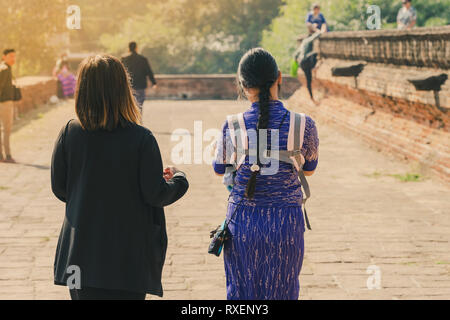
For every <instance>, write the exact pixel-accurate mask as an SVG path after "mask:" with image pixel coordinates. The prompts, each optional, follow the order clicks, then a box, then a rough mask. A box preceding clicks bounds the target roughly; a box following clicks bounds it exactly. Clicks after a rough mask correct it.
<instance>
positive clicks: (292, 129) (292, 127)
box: [287, 112, 306, 171]
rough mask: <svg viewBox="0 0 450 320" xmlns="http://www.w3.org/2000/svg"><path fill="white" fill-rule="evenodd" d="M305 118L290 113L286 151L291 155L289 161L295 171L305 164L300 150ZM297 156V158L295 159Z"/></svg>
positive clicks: (301, 115) (299, 114)
mask: <svg viewBox="0 0 450 320" xmlns="http://www.w3.org/2000/svg"><path fill="white" fill-rule="evenodd" d="M305 125H306V116H305V114H304V113H295V112H291V114H290V123H289V135H288V143H287V150H288V151H289V152H290V153H291V157H290V158H291V161H292V164H293V165H294V167H295V169H297V171H301V168H302V166H303V165H304V164H305V158H304V157H303V155H302V153H301V150H302V146H303V140H304V136H305ZM296 156H297V157H296Z"/></svg>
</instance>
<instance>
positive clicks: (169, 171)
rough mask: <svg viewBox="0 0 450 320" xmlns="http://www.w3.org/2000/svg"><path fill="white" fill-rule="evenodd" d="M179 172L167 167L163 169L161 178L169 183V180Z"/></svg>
mask: <svg viewBox="0 0 450 320" xmlns="http://www.w3.org/2000/svg"><path fill="white" fill-rule="evenodd" d="M179 171H180V170H178V169H177V168H175V167H167V168H165V169H164V171H163V177H164V179H165V180H166V181H169V180H170V179H172V178H173V175H174V174H175V173H177V172H179Z"/></svg>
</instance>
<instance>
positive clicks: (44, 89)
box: [16, 77, 57, 113]
mask: <svg viewBox="0 0 450 320" xmlns="http://www.w3.org/2000/svg"><path fill="white" fill-rule="evenodd" d="M17 85H18V86H20V87H21V89H22V100H21V101H19V102H16V106H17V107H18V108H19V112H20V113H25V112H27V111H29V110H31V109H34V108H36V107H38V106H39V105H42V104H44V103H46V102H47V101H48V100H49V99H50V97H51V96H53V95H56V88H57V87H56V80H55V79H53V78H51V77H23V78H19V79H17Z"/></svg>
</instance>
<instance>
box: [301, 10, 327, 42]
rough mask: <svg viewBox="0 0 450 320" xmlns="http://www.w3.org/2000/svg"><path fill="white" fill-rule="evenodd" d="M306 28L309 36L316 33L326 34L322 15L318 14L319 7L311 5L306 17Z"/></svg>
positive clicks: (325, 24)
mask: <svg viewBox="0 0 450 320" xmlns="http://www.w3.org/2000/svg"><path fill="white" fill-rule="evenodd" d="M306 27H307V28H308V32H309V34H310V35H312V34H314V33H316V32H317V31H322V32H327V31H328V26H327V21H326V20H325V17H324V15H323V14H322V13H321V12H320V5H319V4H318V3H316V4H313V6H312V10H311V11H310V12H309V13H308V15H307V16H306Z"/></svg>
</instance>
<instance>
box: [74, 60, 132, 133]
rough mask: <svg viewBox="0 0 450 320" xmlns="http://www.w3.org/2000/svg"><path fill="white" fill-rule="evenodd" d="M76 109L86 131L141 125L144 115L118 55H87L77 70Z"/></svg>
mask: <svg viewBox="0 0 450 320" xmlns="http://www.w3.org/2000/svg"><path fill="white" fill-rule="evenodd" d="M75 111H76V113H77V116H78V119H79V120H80V122H81V125H82V127H83V128H84V129H86V130H89V131H91V130H97V129H105V130H109V131H110V130H114V129H116V128H117V127H126V126H127V125H129V124H130V123H135V124H140V122H141V114H140V112H139V109H138V107H137V105H136V101H135V99H134V97H133V94H132V89H131V84H130V78H129V76H128V73H127V71H126V69H125V67H124V65H123V64H122V62H121V61H120V60H119V59H117V58H116V57H113V56H110V55H96V56H91V57H88V58H86V59H85V60H84V61H83V62H82V63H81V64H80V67H79V69H78V80H77V87H76V91H75Z"/></svg>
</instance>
